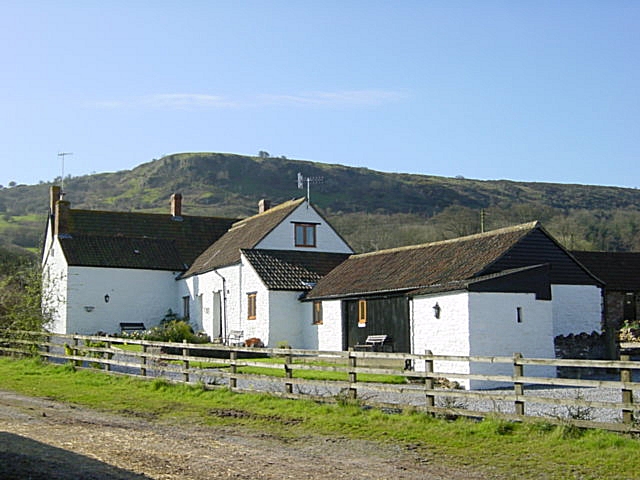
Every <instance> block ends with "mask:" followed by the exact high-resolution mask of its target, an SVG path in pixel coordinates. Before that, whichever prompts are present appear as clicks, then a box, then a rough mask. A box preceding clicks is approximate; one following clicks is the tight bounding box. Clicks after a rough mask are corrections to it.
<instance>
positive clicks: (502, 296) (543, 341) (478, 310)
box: [469, 293, 555, 388]
mask: <svg viewBox="0 0 640 480" xmlns="http://www.w3.org/2000/svg"><path fill="white" fill-rule="evenodd" d="M518 308H519V309H520V320H521V321H520V322H518ZM469 311H470V319H469V328H470V337H471V339H472V341H471V350H470V354H471V355H473V356H512V355H513V354H514V353H521V354H523V355H524V356H525V357H528V358H549V359H552V358H555V349H554V343H553V317H552V302H551V301H548V300H536V298H535V295H534V294H530V293H470V294H469ZM471 373H477V374H487V375H512V374H513V366H512V365H510V364H488V363H472V365H471ZM525 375H531V376H537V375H539V376H545V377H553V376H555V369H554V368H553V367H533V366H532V367H526V368H525ZM496 386H499V384H497V383H496V382H484V381H478V380H472V381H471V382H470V388H489V387H496Z"/></svg>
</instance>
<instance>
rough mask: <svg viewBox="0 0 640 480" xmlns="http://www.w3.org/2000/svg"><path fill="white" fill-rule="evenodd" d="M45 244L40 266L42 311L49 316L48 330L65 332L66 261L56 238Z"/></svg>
mask: <svg viewBox="0 0 640 480" xmlns="http://www.w3.org/2000/svg"><path fill="white" fill-rule="evenodd" d="M47 245H49V248H47V249H45V251H44V252H45V254H44V258H43V268H42V311H43V314H45V315H50V317H51V324H50V325H47V328H48V329H49V330H51V331H52V332H54V333H67V276H68V269H67V262H66V260H65V258H64V255H63V253H62V249H61V247H60V243H59V242H58V241H57V239H55V240H54V241H53V242H47Z"/></svg>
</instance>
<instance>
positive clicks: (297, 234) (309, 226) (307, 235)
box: [293, 223, 316, 247]
mask: <svg viewBox="0 0 640 480" xmlns="http://www.w3.org/2000/svg"><path fill="white" fill-rule="evenodd" d="M293 229H294V240H295V246H296V247H315V246H316V225H315V224H314V223H294V224H293Z"/></svg>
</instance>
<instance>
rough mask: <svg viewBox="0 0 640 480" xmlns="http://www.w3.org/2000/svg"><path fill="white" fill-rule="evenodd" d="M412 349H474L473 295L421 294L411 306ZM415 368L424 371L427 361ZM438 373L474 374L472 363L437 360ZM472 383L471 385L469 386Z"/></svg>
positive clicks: (457, 351) (458, 351)
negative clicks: (470, 304) (470, 314)
mask: <svg viewBox="0 0 640 480" xmlns="http://www.w3.org/2000/svg"><path fill="white" fill-rule="evenodd" d="M436 303H437V304H438V305H439V306H440V318H436V316H435V312H434V309H433V307H434V305H435V304H436ZM410 316H411V319H410V321H411V325H412V330H413V335H412V350H413V353H416V354H420V355H422V354H424V353H425V352H426V351H427V350H431V352H432V353H433V354H434V355H461V356H468V355H469V352H470V348H471V347H470V332H469V295H468V293H467V292H454V293H448V294H442V295H429V296H421V297H416V298H414V299H413V301H412V302H411V305H410ZM415 369H416V370H418V371H424V364H416V365H415ZM434 370H435V371H436V372H447V373H453V374H455V373H470V372H469V362H448V361H437V362H434ZM443 376H445V377H447V378H450V379H452V380H456V381H458V382H460V383H461V384H463V385H465V381H464V380H462V379H457V378H455V376H451V375H443ZM467 386H468V385H467Z"/></svg>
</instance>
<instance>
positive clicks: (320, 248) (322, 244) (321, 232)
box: [255, 202, 353, 253]
mask: <svg viewBox="0 0 640 480" xmlns="http://www.w3.org/2000/svg"><path fill="white" fill-rule="evenodd" d="M293 223H314V224H317V225H316V246H315V247H296V246H295V241H294V227H293ZM255 248H261V249H270V250H303V251H314V252H335V253H353V251H352V250H351V248H350V247H349V246H348V245H347V244H346V243H345V242H344V240H342V238H340V236H339V235H338V234H337V233H336V232H335V230H334V229H333V228H332V227H331V226H330V225H329V224H327V222H325V220H324V219H323V218H322V217H321V216H320V214H318V212H316V210H315V209H314V208H313V207H312V206H308V203H306V202H305V203H303V204H301V205H300V206H299V207H298V208H296V209H295V210H294V211H293V212H291V214H290V215H289V216H288V217H287V218H285V219H284V220H283V221H282V222H281V223H280V224H279V225H278V226H277V227H276V228H274V229H273V230H272V231H271V232H270V233H269V234H268V235H267V236H266V237H265V238H263V239H262V240H261V241H260V242H259V243H258V244H257V245H256V246H255Z"/></svg>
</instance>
